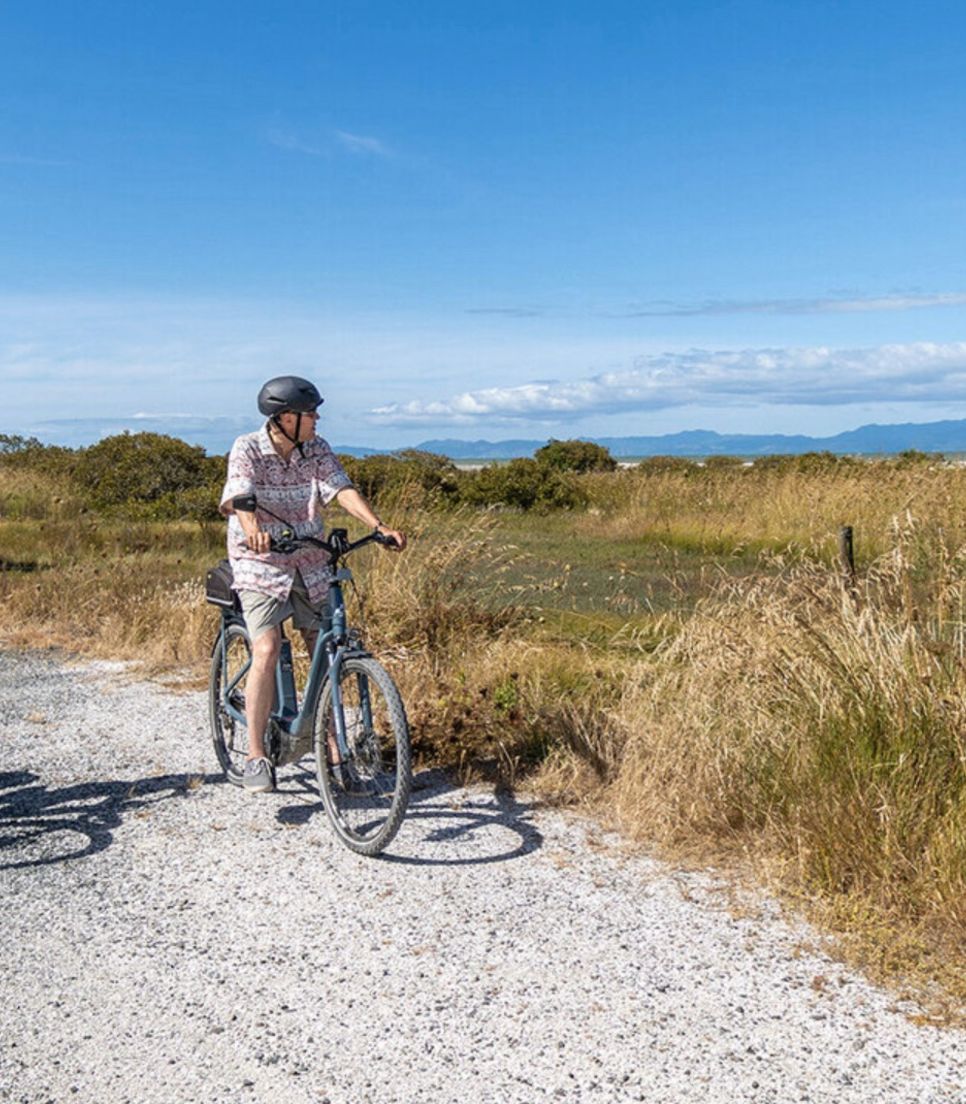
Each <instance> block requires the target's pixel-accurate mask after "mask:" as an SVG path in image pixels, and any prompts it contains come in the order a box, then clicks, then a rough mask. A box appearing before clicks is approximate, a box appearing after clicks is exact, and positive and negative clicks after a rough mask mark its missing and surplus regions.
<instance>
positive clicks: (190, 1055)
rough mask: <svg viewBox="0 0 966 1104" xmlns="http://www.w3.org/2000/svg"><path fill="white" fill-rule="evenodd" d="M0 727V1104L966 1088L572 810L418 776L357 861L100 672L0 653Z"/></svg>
mask: <svg viewBox="0 0 966 1104" xmlns="http://www.w3.org/2000/svg"><path fill="white" fill-rule="evenodd" d="M0 730H2V734H3V749H4V754H3V766H2V769H0V889H2V895H3V898H2V899H3V948H4V953H3V956H2V964H0V997H2V1000H0V1100H3V1101H11V1102H23V1104H26V1102H30V1104H34V1102H41V1101H51V1102H56V1104H62V1102H64V1101H92V1102H95V1101H96V1102H98V1104H113V1102H122V1101H131V1102H137V1104H148V1102H153V1101H158V1102H164V1104H187V1102H194V1101H197V1102H199V1104H200V1102H204V1104H213V1102H215V1104H217V1102H223V1101H224V1102H227V1101H240V1102H245V1104H249V1102H255V1101H265V1102H266V1104H268V1102H272V1104H288V1102H292V1104H295V1102H299V1104H301V1102H303V1101H304V1102H313V1104H320V1102H322V1101H329V1102H331V1104H343V1102H346V1104H349V1102H351V1104H357V1102H360V1101H365V1102H370V1101H371V1102H373V1104H381V1102H390V1101H396V1102H401V1104H412V1102H417V1101H418V1102H420V1104H423V1102H425V1104H436V1102H440V1104H442V1102H457V1101H458V1102H460V1104H477V1102H490V1101H492V1102H499V1104H504V1102H516V1101H519V1102H521V1104H524V1102H525V1104H530V1102H533V1101H543V1100H560V1101H636V1100H643V1101H649V1102H660V1104H670V1102H677V1101H693V1102H702V1104H705V1102H709V1101H711V1102H716V1101H722V1102H725V1101H727V1102H729V1104H730V1102H766V1101H768V1102H771V1101H774V1102H782V1104H784V1102H786V1101H813V1102H818V1101H835V1102H836V1104H846V1102H850V1101H869V1102H873V1101H874V1102H877V1104H880V1102H882V1104H885V1102H893V1101H910V1102H912V1101H916V1102H927V1101H929V1102H936V1104H956V1102H964V1101H966V1091H964V1076H963V1054H964V1048H963V1042H964V1035H963V1033H962V1032H957V1031H950V1030H946V1031H943V1030H939V1029H936V1028H932V1027H926V1026H918V1025H916V1024H914V1023H912V1022H910V1021H909V1020H908V1019H907V1018H905V1017H904V1016H903V1015H902V1014H901V1013H900V1012H898V1011H896V1010H895V1009H894V1000H893V998H891V997H890V996H889V995H887V994H885V993H882V992H880V991H878V990H876V989H875V988H874V987H872V986H871V985H870V984H868V983H867V982H865V981H863V980H862V979H861V978H859V977H857V976H856V975H855V974H853V973H850V972H849V971H847V970H845V969H843V968H842V967H841V966H839V965H837V964H836V963H834V962H833V961H831V960H830V959H827V958H824V957H822V956H821V955H817V954H815V953H812V952H809V951H807V950H806V951H803V950H802V936H803V932H802V931H801V930H794V929H792V928H790V927H789V926H787V925H786V924H784V923H783V922H782V921H781V920H780V919H779V918H778V917H777V910H775V909H774V908H773V907H771V908H769V907H767V906H766V907H765V909H764V911H763V913H762V914H759V915H757V916H755V917H743V918H742V917H740V916H739V917H736V916H735V915H733V910H729V908H728V907H727V898H726V895H724V894H722V893H720V892H717V891H715V888H714V883H713V880H712V879H711V878H709V877H704V876H697V875H682V874H678V873H675V872H674V871H671V870H669V869H667V868H666V867H663V866H660V865H658V864H656V863H654V862H651V861H649V860H647V859H643V858H628V857H627V856H626V855H622V854H621V852H620V851H619V849H617V848H615V847H603V848H602V847H600V846H597V845H595V832H594V829H593V826H592V825H590V824H588V823H587V822H584V821H581V820H579V819H577V818H573V817H566V816H562V815H556V814H550V813H547V812H535V811H534V810H532V809H530V808H529V807H528V805H527V803H526V802H525V801H523V800H516V801H514V800H511V799H508V798H505V797H497V796H494V795H493V794H492V793H490V792H488V791H486V790H482V789H474V790H469V791H467V790H460V789H454V788H452V787H450V786H448V785H447V784H446V783H445V781H444V780H442V779H441V778H439V777H438V776H430V777H425V778H423V779H421V780H420V782H421V786H420V788H419V789H418V790H417V792H416V793H415V794H414V802H413V805H412V807H411V814H410V816H409V818H408V819H407V821H406V823H405V824H404V825H403V828H402V830H401V832H400V834H399V836H398V837H397V840H396V841H395V843H394V844H393V845H392V847H391V854H390V856H389V857H388V858H387V859H383V860H373V859H363V858H358V857H356V856H354V855H352V854H350V853H349V852H348V851H346V850H344V849H343V848H342V847H340V845H339V844H338V843H337V842H336V841H335V839H334V837H333V835H332V834H331V832H330V831H329V828H328V825H327V822H326V820H325V817H324V815H323V814H322V813H321V810H320V805H319V803H318V800H317V798H316V794H315V791H314V785H313V781H312V778H311V776H310V775H309V774H307V773H306V772H302V771H300V770H299V769H298V768H289V769H288V770H287V771H286V772H284V773H283V774H282V776H281V779H280V783H281V788H280V790H279V792H277V793H275V794H272V795H264V796H260V797H250V796H246V795H244V794H242V793H241V792H239V791H238V790H237V789H235V788H233V787H232V786H229V785H227V784H225V783H223V782H222V781H221V779H220V777H219V775H218V774H217V773H216V772H215V769H214V763H215V761H214V756H213V753H212V751H211V749H210V744H209V740H208V734H207V722H206V712H205V697H204V695H202V694H197V693H191V694H173V693H167V692H165V691H163V690H161V689H159V688H157V687H156V686H152V685H149V684H145V683H139V682H133V681H130V679H129V678H128V677H127V676H126V675H125V673H124V669H123V668H122V667H120V665H110V664H93V665H86V666H80V667H78V666H64V665H62V664H61V663H60V662H58V661H57V660H56V658H55V657H48V656H43V655H36V654H33V655H19V654H14V653H11V652H0ZM199 776H200V778H201V784H199V785H192V784H190V783H189V782H188V780H189V779H194V778H198V777H199Z"/></svg>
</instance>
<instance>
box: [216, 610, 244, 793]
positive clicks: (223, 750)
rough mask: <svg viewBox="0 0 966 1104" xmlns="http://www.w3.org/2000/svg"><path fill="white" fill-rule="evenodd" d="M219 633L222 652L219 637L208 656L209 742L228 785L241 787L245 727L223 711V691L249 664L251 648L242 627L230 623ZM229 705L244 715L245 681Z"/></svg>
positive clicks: (234, 693) (233, 622) (235, 623)
mask: <svg viewBox="0 0 966 1104" xmlns="http://www.w3.org/2000/svg"><path fill="white" fill-rule="evenodd" d="M222 631H223V632H224V634H225V648H224V649H222V646H221V635H220V634H219V637H218V639H217V640H216V641H215V647H214V650H213V651H212V654H211V676H210V678H209V680H208V717H209V720H210V722H211V741H212V743H213V744H214V746H215V755H216V757H217V759H218V763H219V765H220V766H221V769H222V770H223V771H224V772H225V777H226V778H227V779H228V781H229V782H232V783H233V784H234V785H236V786H240V785H241V784H242V775H243V773H244V770H245V759H246V758H247V757H248V726H247V725H245V724H242V723H241V722H239V721H236V720H235V718H234V717H232V716H231V715H230V714H229V713H228V712H227V711H226V709H225V708H224V689H225V685H226V683H227V682H230V681H231V679H232V678H233V677H234V676H235V674H236V673H237V672H238V671H239V670H240V668H241V667H242V666H244V664H246V663H249V662H250V661H251V655H252V646H251V641H250V640H249V639H248V630H247V629H246V628H245V626H244V625H240V624H239V623H238V622H236V621H232V622H229V623H228V624H227V625H226V626H225V627H224V629H223V630H222ZM226 659H227V664H226V662H225V660H226ZM226 676H227V677H226ZM232 704H233V705H234V706H235V708H236V709H238V710H239V711H241V712H242V713H244V711H245V681H244V679H243V680H242V682H241V683H239V685H238V687H236V689H235V691H234V692H233V695H232Z"/></svg>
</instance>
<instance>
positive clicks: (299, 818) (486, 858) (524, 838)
mask: <svg viewBox="0 0 966 1104" xmlns="http://www.w3.org/2000/svg"><path fill="white" fill-rule="evenodd" d="M284 782H289V783H294V784H295V787H296V791H297V792H298V793H299V794H303V793H304V794H306V795H309V796H312V797H314V798H315V800H314V801H313V802H312V804H306V803H305V802H303V801H300V802H299V804H298V805H286V806H284V807H283V808H281V809H279V811H278V813H277V814H276V817H277V819H278V821H279V823H281V824H288V825H300V824H307V823H308V822H309V821H310V820H311V819H312V818H313V817H316V816H318V817H323V818H324V817H325V812H324V811H323V809H322V802H321V799H319V796H318V789H317V788H316V785H315V775H314V774H311V773H309V772H305V773H300V774H297V775H295V776H290V777H289V778H288V779H284V780H280V786H279V789H280V791H281V792H283V793H284V792H286V791H287V790H288V787H286V786H285V785H284ZM461 790H462V787H460V786H456V785H454V784H453V783H452V782H450V781H449V779H447V778H446V776H445V774H443V773H442V772H441V771H438V770H434V771H424V772H422V773H421V774H419V775H417V776H416V777H415V778H414V779H413V792H412V796H411V797H410V799H409V810H408V812H407V813H406V819H405V821H404V822H403V832H406V827H405V826H406V825H410V826H413V825H418V828H417V829H416V831H413V830H412V829H411V830H410V831H409V832H406V837H405V843H406V847H407V850H408V851H409V852H410V853H409V854H407V855H400V854H388V853H383V854H381V855H377V856H376V858H377V859H378V861H380V862H388V863H402V864H403V865H406V866H484V865H486V864H487V863H500V862H509V861H510V860H511V859H521V858H523V857H524V856H525V855H529V854H532V853H533V852H534V851H536V850H538V849H539V848H540V847H542V846H543V836H542V835H541V833H540V830H539V829H538V828H537V827H536V826H535V825H534V824H533V823H531V821H530V819H529V814H530V811H531V809H532V808H533V806H532V805H528V804H527V803H525V802H522V801H517V799H516V798H515V797H513V795H512V794H510V793H507V792H506V791H498V792H497V793H496V794H494V796H493V797H492V798H491V797H482V796H481V797H473V798H470V799H468V800H459V799H456V798H455V797H454V796H453V795H455V794H456V793H457V792H458V791H461ZM289 792H291V791H289ZM494 829H502V831H494ZM506 831H510V832H512V833H514V834H515V835H516V836H517V837H518V839H519V843H518V844H517V845H516V846H514V847H509V848H500V849H499V850H493V851H490V852H488V853H487V852H485V851H484V853H482V854H480V853H479V852H477V853H474V854H473V855H463V854H460V853H459V852H460V850H461V845H462V844H465V843H467V842H469V841H470V840H473V842H474V843H475V842H477V841H480V842H482V843H483V844H484V845H485V844H486V843H487V842H488V837H489V836H493V837H494V839H495V840H500V837H501V836H503V835H504V833H505V832H506ZM474 837H476V839H474ZM500 842H502V840H500ZM447 845H451V846H452V853H447V851H448V846H447ZM391 846H392V847H394V848H395V847H398V846H399V840H398V839H397V841H396V842H395V843H394V844H392V845H391ZM423 850H425V851H427V852H431V853H429V854H420V851H423Z"/></svg>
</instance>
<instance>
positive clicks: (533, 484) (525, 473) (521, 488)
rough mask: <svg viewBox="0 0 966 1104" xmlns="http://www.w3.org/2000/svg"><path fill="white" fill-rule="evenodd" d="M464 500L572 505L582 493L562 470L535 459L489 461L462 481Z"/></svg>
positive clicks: (549, 506)
mask: <svg viewBox="0 0 966 1104" xmlns="http://www.w3.org/2000/svg"><path fill="white" fill-rule="evenodd" d="M463 499H464V501H466V502H468V503H470V504H472V505H475V506H513V507H516V508H517V509H520V510H531V509H544V510H550V509H572V508H573V507H575V506H583V505H585V504H586V502H587V495H586V493H585V492H584V491H583V490H582V489H580V488H579V487H577V486H576V484H575V483H574V482H573V481H572V480H570V479H568V478H567V477H566V476H565V475H564V474H562V473H561V472H559V471H557V470H555V469H554V468H550V467H547V465H545V464H541V463H539V462H538V461H536V460H526V459H523V460H511V461H510V462H509V463H508V464H490V465H489V466H487V467H485V468H481V469H480V470H479V471H478V472H474V473H473V475H472V476H470V477H469V478H468V479H467V480H466V482H465V483H464V485H463Z"/></svg>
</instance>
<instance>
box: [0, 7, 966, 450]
mask: <svg viewBox="0 0 966 1104" xmlns="http://www.w3.org/2000/svg"><path fill="white" fill-rule="evenodd" d="M964 36H966V8H964V7H963V6H962V5H961V4H958V3H930V2H929V0H925V2H923V3H920V4H917V5H911V4H909V3H907V2H903V3H895V2H891V0H880V2H878V3H872V2H861V3H859V2H848V0H839V2H823V0H807V2H768V3H765V2H758V3H751V2H745V0H742V2H734V3H726V2H693V3H689V2H687V0H678V2H676V3H672V2H660V3H658V2H651V3H648V2H645V0H637V2H635V3H623V2H617V0H613V2H607V0H603V2H601V0H598V2H595V3H589V2H588V3H584V2H567V0H557V2H555V3H542V2H537V0H534V2H532V3H529V4H523V5H521V4H519V3H518V2H517V3H513V4H510V3H501V2H498V0H490V2H488V3H487V4H485V5H480V4H476V3H474V4H469V3H461V2H458V0H448V2H446V3H426V2H418V0H417V2H413V3H410V4H407V5H403V4H399V3H395V2H394V3H375V2H373V3H365V2H359V3H351V4H345V3H340V4H333V3H327V2H325V0H314V2H311V3H293V2H287V0H278V2H276V3H274V4H272V5H269V4H266V3H259V4H253V3H244V2H237V0H236V2H235V3H231V4H229V3H219V2H204V3H200V4H199V3H194V4H190V5H189V4H187V3H177V2H170V3H166V4H147V3H144V4H121V3H118V2H114V3H97V2H89V3H85V4H83V5H79V4H76V3H58V2H56V0H49V2H45V3H43V4H37V5H27V4H17V5H14V4H8V5H4V6H3V7H2V8H0V382H2V383H3V395H4V398H3V403H2V405H0V431H5V432H21V433H23V432H34V433H37V434H38V435H39V436H41V437H43V438H44V439H47V440H54V439H61V440H65V441H67V440H69V441H71V442H73V443H77V442H80V441H82V440H93V439H96V438H97V437H98V436H99V435H100V434H101V433H103V432H113V431H116V430H117V428H118V427H120V426H122V425H130V426H131V428H137V426H139V425H148V424H150V425H151V427H152V428H154V427H155V426H156V425H157V424H165V425H169V426H170V427H171V428H172V430H173V431H174V432H179V426H180V427H181V429H182V430H184V431H185V435H188V436H194V437H195V438H196V439H200V440H203V441H206V442H208V443H210V444H211V445H212V446H215V445H218V444H220V443H221V439H222V438H223V437H224V435H225V434H226V433H230V432H234V431H235V430H236V429H237V428H238V427H247V426H248V425H249V424H252V423H253V422H254V421H255V420H256V415H255V413H254V409H253V408H254V395H255V393H256V392H257V389H258V386H259V385H260V383H261V382H262V381H263V380H264V379H265V378H266V377H268V376H271V375H274V374H278V373H282V372H294V373H298V374H301V375H307V376H310V377H311V378H313V379H315V380H316V381H317V382H318V383H319V385H320V387H321V389H322V390H323V393H324V394H325V395H326V396H327V403H326V407H325V422H324V428H323V432H324V433H325V434H326V436H328V437H329V438H330V439H331V440H332V441H334V442H338V443H344V444H368V445H373V446H386V447H389V446H396V445H403V444H411V443H415V442H417V441H421V440H424V439H426V438H429V437H446V436H451V437H462V438H469V439H475V438H479V437H487V438H490V439H498V438H501V437H503V438H505V437H536V438H545V437H548V436H551V435H553V436H558V437H560V436H577V435H594V434H596V435H611V436H613V435H625V434H636V433H648V434H650V433H662V432H674V431H677V430H680V429H688V428H697V427H701V428H710V429H718V430H721V431H739V432H759V431H766V430H767V431H770V432H774V431H778V432H782V431H784V432H809V433H812V434H815V435H824V434H828V433H834V432H837V431H839V430H842V429H846V428H850V427H852V426H855V425H858V424H860V423H862V422H867V421H880V422H896V421H929V420H934V419H937V418H942V417H966V145H964V139H963V135H964V134H966V79H964V77H963V75H962V60H961V44H962V42H963V41H964ZM189 416H190V417H191V418H193V419H194V420H192V421H188V420H187V419H188V417H189ZM199 418H200V419H211V421H210V422H209V421H207V420H205V421H198V420H197V419H199Z"/></svg>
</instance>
